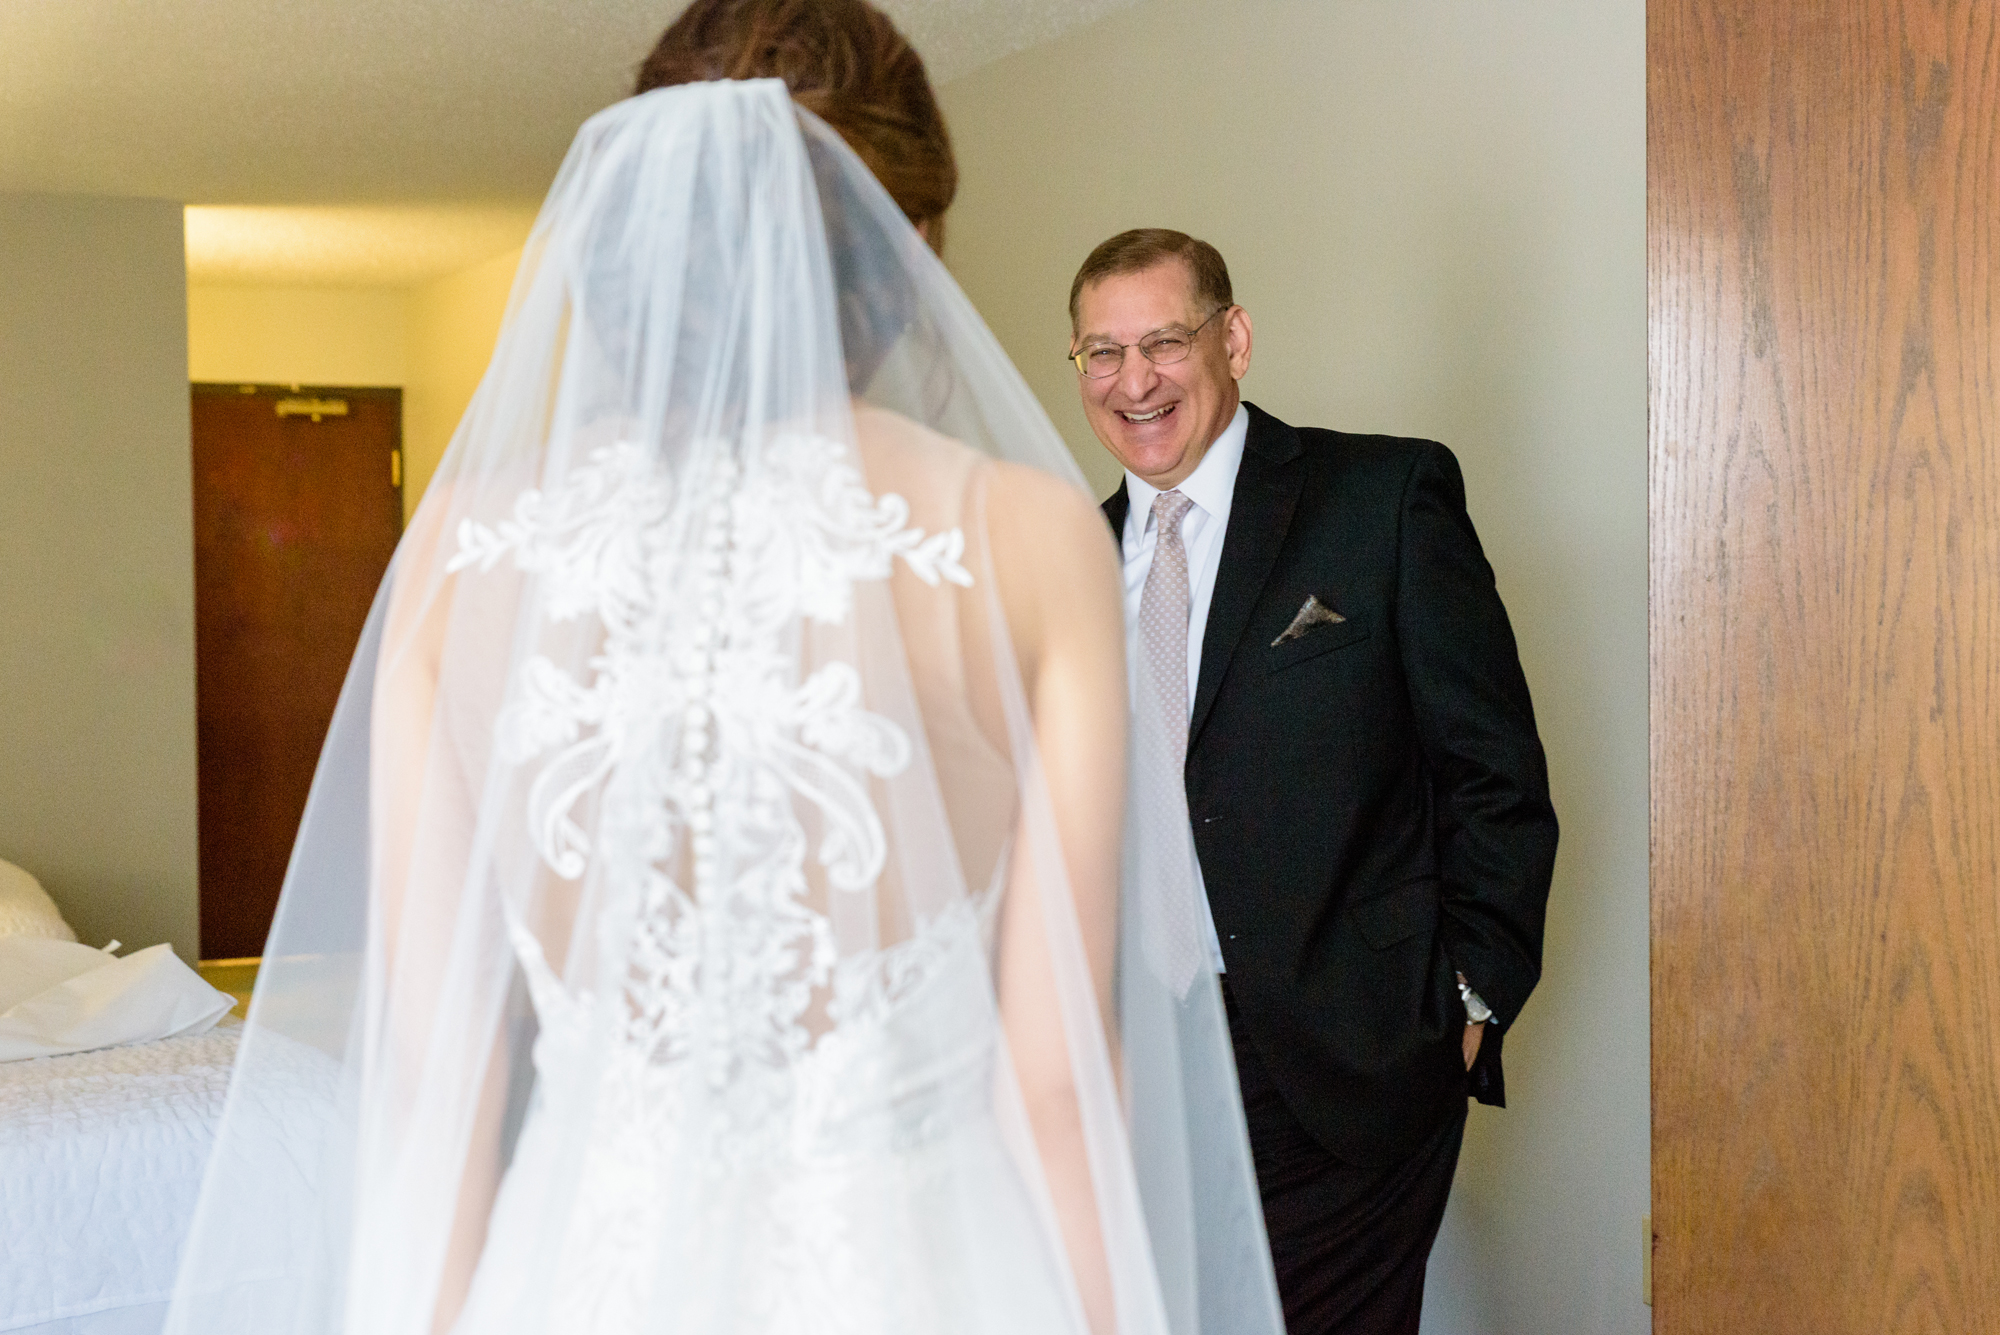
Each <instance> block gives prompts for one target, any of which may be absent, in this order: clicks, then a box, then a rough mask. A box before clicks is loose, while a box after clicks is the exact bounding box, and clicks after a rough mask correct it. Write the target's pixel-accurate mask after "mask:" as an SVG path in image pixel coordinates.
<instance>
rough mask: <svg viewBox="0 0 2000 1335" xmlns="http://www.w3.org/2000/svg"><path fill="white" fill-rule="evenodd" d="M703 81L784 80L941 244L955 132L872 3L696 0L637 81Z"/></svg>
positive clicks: (953, 183)
mask: <svg viewBox="0 0 2000 1335" xmlns="http://www.w3.org/2000/svg"><path fill="white" fill-rule="evenodd" d="M711 79H783V80H784V81H785V86H786V87H787V88H789V89H790V90H791V94H792V100H793V101H794V102H796V103H798V104H799V105H800V106H802V107H804V108H805V109H806V110H807V111H810V112H812V113H813V114H814V115H815V116H818V117H819V118H820V119H821V120H823V121H825V122H826V123H827V124H828V125H830V126H832V127H833V129H834V130H836V131H838V132H839V134H840V137H841V138H842V139H844V140H846V141H847V144H848V146H849V147H850V148H852V149H853V150H854V151H855V153H856V154H857V155H859V156H860V158H861V160H862V161H863V162H865V163H867V164H868V169H869V170H870V171H872V172H874V173H875V179H876V180H878V181H880V182H881V183H882V185H883V187H884V188H885V189H886V190H888V192H889V196H890V198H892V199H894V200H895V201H896V204H897V206H898V207H899V208H901V209H902V210H903V213H904V215H905V216H906V217H908V218H909V220H910V221H911V222H912V223H913V224H915V225H917V226H919V227H924V228H925V231H926V232H927V233H928V235H929V238H930V242H931V246H932V248H933V249H938V248H941V247H942V245H943V242H944V213H945V210H946V209H948V208H950V207H951V201H952V197H953V196H954V195H956V194H957V193H958V163H957V160H956V159H954V158H953V157H952V152H951V135H950V134H949V132H947V131H946V129H945V124H944V116H943V114H942V113H941V112H939V110H938V105H937V96H936V94H934V93H933V92H932V91H931V82H930V79H929V77H928V76H927V75H926V74H925V73H924V62H923V59H922V58H921V57H920V56H918V55H917V53H916V50H915V48H913V47H912V46H911V45H910V44H909V42H908V41H906V40H905V39H904V37H903V34H902V33H900V32H898V31H896V25H895V24H893V23H891V22H890V21H889V20H888V18H887V16H885V15H884V14H883V13H882V12H881V11H880V10H878V9H876V8H875V7H874V6H872V5H869V4H867V3H865V2H864V0H694V3H693V4H691V5H689V6H688V7H687V9H686V11H685V12H684V13H682V15H681V16H680V17H679V18H678V19H675V20H674V22H673V25H672V26H671V27H669V28H668V29H667V30H666V32H664V33H662V34H661V36H660V40H659V44H658V45H656V46H655V47H654V48H653V53H652V54H651V55H649V56H647V57H646V63H645V64H644V65H642V66H640V67H639V83H638V87H637V88H636V89H634V90H633V91H634V92H637V93H644V92H648V91H650V90H652V89H655V88H667V87H671V86H673V85H675V84H683V83H701V82H705V81H707V80H711ZM926 224H928V225H927V226H926Z"/></svg>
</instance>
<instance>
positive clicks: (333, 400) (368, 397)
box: [193, 385, 403, 959]
mask: <svg viewBox="0 0 2000 1335" xmlns="http://www.w3.org/2000/svg"><path fill="white" fill-rule="evenodd" d="M193 400H194V523H195V653H196V692H197V718H198V748H199V763H200V798H201V807H200V811H201V817H200V819H201V953H202V956H203V958H205V959H233V958H241V957H245V956H254V955H257V954H259V953H261V952H262V950H263V948H264V937H265V935H266V934H267V933H268V932H269V930H270V926H271V915H272V912H273V910H274V909H275V908H276V907H277V902H278V891H279V889H280V888H281V886H282V885H283V883H284V877H285V866H286V862H287V860H288V859H289V858H290V857H291V852H292V839H293V837H294V836H295V835H296V834H297V832H298V826H299V817H300V815H301V813H302V812H303V811H304V810H305V802H306V794H307V791H308V789H310V787H311V786H312V776H313V768H314V766H315V764H316V763H317V762H318V760H319V750H320V745H321V743H322V741H323V740H324V739H325V736H326V728H327V723H328V722H329V721H330V720H331V719H332V717H333V707H334V703H335V701H336V700H337V699H338V697H339V694H340V687H341V683H342V681H343V680H344V679H345V677H346V674H347V667H348V662H349V660H350V659H351V658H352V657H353V654H354V645H355V641H356V640H357V639H358V638H359V636H360V634H361V628H362V624H363V623H364V622H365V621H366V620H367V618H368V608H369V606H370V604H371V602H372V600H373V599H374V596H375V589H376V586H377V585H378V584H380V583H381V580H382V574H383V572H384V570H386V569H387V568H388V564H389V558H390V556H391V555H392V554H393V553H394V551H395V549H396V540H397V538H398V537H399V536H400V535H401V531H402V521H403V500H402V478H401V454H400V451H401V447H402V392H401V391H400V390H395V389H321V388H309V389H305V390H302V391H301V390H293V389H278V388H272V387H260V386H240V385H196V386H194V394H193Z"/></svg>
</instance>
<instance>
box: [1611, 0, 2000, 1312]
mask: <svg viewBox="0 0 2000 1335" xmlns="http://www.w3.org/2000/svg"><path fill="white" fill-rule="evenodd" d="M1996 22H2000V4H1994V3H1991V0H1804V2H1801V3H1791V4H1775V3H1770V2H1769V0H1651V3H1650V5H1649V15H1648V49H1647V65H1648V89H1647V139H1648V145H1647V178H1648V179H1647V196H1648V205H1647V232H1648V267H1649V273H1650V279H1649V283H1650V302H1651V310H1650V326H1651V334H1650V338H1651V391H1650V393H1651V426H1650V434H1651V445H1650V448H1651V467H1652V478H1651V512H1652V612H1651V637H1652V688H1651V689H1652V748H1653V760H1652V765H1653V797H1652V815H1653V826H1652V841H1653V857H1652V865H1653V1099H1654V1120H1653V1134H1654V1161H1653V1167H1654V1179H1653V1191H1654V1216H1653V1217H1654V1228H1655V1243H1654V1245H1655V1266H1654V1290H1653V1293H1654V1302H1655V1309H1654V1321H1655V1329H1656V1330H1658V1331H1661V1332H1663V1333H1665V1335H1686V1333H1689V1332H1715V1333H1716V1335H1786V1333H1787V1332H1798V1333H1799V1335H1906V1333H1907V1335H1916V1333H1918V1332H1925V1333H1932V1332H1934V1333H1935V1335H1974V1333H1977V1332H1994V1331H2000V343H1997V342H1996V337H1995V336H1996V321H2000V27H1996Z"/></svg>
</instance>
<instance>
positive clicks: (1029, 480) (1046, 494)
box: [986, 463, 1124, 669]
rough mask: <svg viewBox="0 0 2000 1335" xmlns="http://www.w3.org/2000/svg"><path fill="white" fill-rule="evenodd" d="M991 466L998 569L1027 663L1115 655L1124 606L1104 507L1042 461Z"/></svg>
mask: <svg viewBox="0 0 2000 1335" xmlns="http://www.w3.org/2000/svg"><path fill="white" fill-rule="evenodd" d="M986 467H987V470H988V471H987V478H986V531H987V534H988V538H989V541H990V542H991V544H992V551H993V570H994V576H995V580H996V582H997V583H998V585H999V587H1000V598H1001V602H1002V604H1003V606H1004V607H1005V608H1006V612H1007V622H1008V625H1009V626H1010V627H1011V628H1012V630H1013V634H1014V645H1015V649H1016V651H1017V652H1018V653H1019V654H1020V656H1021V663H1022V667H1023V668H1024V669H1030V668H1032V666H1033V665H1035V664H1037V663H1040V662H1043V661H1046V660H1045V655H1048V654H1055V655H1057V656H1065V655H1066V654H1068V653H1073V652H1076V651H1083V652H1084V653H1086V654H1087V655H1093V656H1094V655H1096V654H1098V653H1099V652H1100V651H1101V652H1102V653H1103V654H1109V655H1112V656H1113V657H1115V656H1116V655H1117V653H1119V652H1121V647H1122V645H1123V643H1124V639H1123V631H1122V629H1121V626H1122V624H1123V623H1122V621H1121V617H1122V615H1123V613H1122V610H1121V606H1120V594H1119V583H1118V557H1117V548H1116V546H1115V545H1114V544H1113V542H1112V540H1111V529H1110V526H1109V525H1107V524H1106V523H1105V522H1104V515H1103V513H1102V512H1101V511H1100V510H1099V509H1098V508H1097V506H1096V504H1095V503H1093V502H1092V500H1091V499H1090V496H1089V495H1088V494H1087V493H1086V492H1084V491H1083V489H1082V488H1080V487H1078V486H1076V485H1075V484H1073V483H1070V482H1067V481H1065V480H1063V479H1061V478H1058V477H1053V476H1051V475H1049V474H1047V473H1044V472H1042V471H1041V470H1039V469H1035V468H1029V467H1026V466H1025V465H1022V464H1008V463H993V464H989V465H987V466H986ZM1100 641H1102V642H1103V643H1101V644H1100V643H1099V642H1100Z"/></svg>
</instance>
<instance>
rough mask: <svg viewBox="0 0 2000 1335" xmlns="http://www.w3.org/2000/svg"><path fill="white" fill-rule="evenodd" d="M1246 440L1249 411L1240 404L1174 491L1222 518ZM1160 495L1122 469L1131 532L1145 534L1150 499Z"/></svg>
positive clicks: (1150, 509) (1151, 500) (1150, 485)
mask: <svg viewBox="0 0 2000 1335" xmlns="http://www.w3.org/2000/svg"><path fill="white" fill-rule="evenodd" d="M1249 438H1250V410H1249V409H1248V408H1245V407H1244V406H1243V405H1242V404H1240V403H1239V404H1237V405H1236V416H1234V417H1232V418H1230V419H1229V425H1228V426H1226V427H1224V428H1222V434H1221V435H1219V436H1217V437H1216V438H1215V443H1214V444H1212V445H1210V446H1209V447H1208V453H1207V454H1204V455H1203V456H1202V457H1201V462H1200V463H1198V464H1196V465H1195V466H1194V471H1193V472H1192V473H1189V474H1188V475H1187V476H1186V477H1184V478H1182V479H1181V484H1180V486H1179V487H1178V488H1177V490H1178V491H1179V492H1180V494H1181V495H1183V496H1185V497H1187V498H1188V499H1189V500H1191V501H1193V502H1194V503H1195V504H1196V505H1197V506H1199V507H1200V508H1201V510H1202V512H1203V513H1205V514H1209V515H1226V514H1228V513H1229V502H1230V499H1231V498H1232V497H1234V496H1235V494H1236V474H1237V472H1238V470H1239V469H1240V468H1241V467H1242V465H1243V442H1244V441H1246V440H1248V439H1249ZM1159 494H1160V488H1158V487H1156V486H1154V485H1153V484H1152V483H1150V482H1148V481H1146V479H1144V478H1142V477H1140V476H1139V475H1138V474H1137V473H1134V472H1133V471H1132V470H1131V469H1129V468H1128V469H1126V470H1125V496H1126V501H1127V504H1128V506H1129V508H1128V510H1127V511H1126V513H1127V514H1128V515H1129V516H1130V517H1131V518H1132V519H1133V520H1135V521H1137V522H1136V525H1135V527H1134V529H1133V532H1134V533H1143V532H1145V531H1146V523H1147V521H1148V520H1149V519H1150V518H1151V516H1152V513H1153V498H1154V497H1156V496H1158V495H1159Z"/></svg>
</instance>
